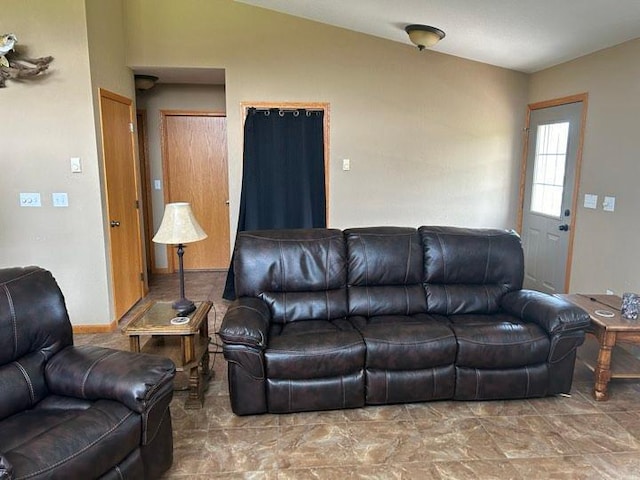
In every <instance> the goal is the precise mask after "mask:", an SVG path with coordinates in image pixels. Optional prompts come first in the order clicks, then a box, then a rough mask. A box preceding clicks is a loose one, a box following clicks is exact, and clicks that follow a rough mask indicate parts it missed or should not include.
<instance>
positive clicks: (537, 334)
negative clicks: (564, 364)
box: [450, 314, 550, 369]
mask: <svg viewBox="0 0 640 480" xmlns="http://www.w3.org/2000/svg"><path fill="white" fill-rule="evenodd" d="M450 319H451V328H452V329H453V331H454V333H455V335H456V339H457V342H458V357H457V359H456V365H457V366H460V367H471V368H484V369H497V368H501V369H506V368H515V367H524V366H527V365H536V364H538V363H544V362H546V360H547V357H548V355H549V348H550V342H549V337H548V336H547V334H546V333H545V332H544V331H543V330H542V328H540V327H539V326H538V325H536V324H534V323H524V322H522V321H520V320H518V319H517V318H515V317H512V316H510V315H506V314H493V315H455V316H451V317H450Z"/></svg>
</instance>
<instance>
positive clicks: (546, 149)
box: [531, 122, 569, 218]
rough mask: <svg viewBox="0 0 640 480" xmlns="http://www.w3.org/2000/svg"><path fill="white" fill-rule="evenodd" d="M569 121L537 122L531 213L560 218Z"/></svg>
mask: <svg viewBox="0 0 640 480" xmlns="http://www.w3.org/2000/svg"><path fill="white" fill-rule="evenodd" d="M568 143H569V122H562V123H551V124H546V125H538V131H537V142H536V153H535V164H534V170H533V184H532V189H531V212H532V213H539V214H542V215H547V216H550V217H555V218H560V217H561V216H562V195H563V193H564V174H565V165H566V160H567V147H568Z"/></svg>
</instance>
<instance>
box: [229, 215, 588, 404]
mask: <svg viewBox="0 0 640 480" xmlns="http://www.w3.org/2000/svg"><path fill="white" fill-rule="evenodd" d="M234 268H235V282H236V284H235V288H236V293H237V295H238V298H237V300H235V301H234V303H233V304H232V305H231V306H230V308H229V309H228V311H227V313H226V315H225V318H224V320H223V323H222V326H221V329H220V332H219V333H220V336H221V338H222V340H223V343H224V355H225V358H226V360H227V361H228V371H229V391H230V395H231V405H232V408H233V411H234V412H235V413H236V414H238V415H246V414H258V413H264V412H272V413H286V412H296V411H305V410H324V409H340V408H353V407H362V406H364V405H372V404H373V405H380V404H389V403H400V402H422V401H428V400H444V399H457V400H491V399H516V398H528V397H541V396H545V395H554V394H559V393H568V392H569V391H570V389H571V382H572V377H573V369H574V365H575V355H576V348H577V347H578V346H579V345H580V344H582V342H583V341H584V330H585V328H586V327H587V326H588V325H589V317H588V315H587V314H586V313H585V312H584V311H582V310H581V309H579V308H576V307H574V306H572V305H571V304H569V303H567V302H565V301H563V300H561V299H558V298H556V297H554V296H551V295H546V294H543V293H539V292H534V291H528V290H523V289H522V281H523V271H524V261H523V253H522V246H521V243H520V239H519V237H518V235H517V234H515V233H513V232H509V231H503V230H488V229H462V228H453V227H421V228H419V229H414V228H404V227H371V228H353V229H348V230H345V231H344V232H343V231H340V230H336V229H308V230H272V231H254V232H242V233H239V234H238V238H237V242H236V247H235V254H234Z"/></svg>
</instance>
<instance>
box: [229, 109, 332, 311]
mask: <svg viewBox="0 0 640 480" xmlns="http://www.w3.org/2000/svg"><path fill="white" fill-rule="evenodd" d="M323 125H324V111H322V110H306V109H293V110H291V109H278V108H270V109H256V108H250V109H249V110H248V111H247V117H246V119H245V124H244V157H243V170H242V193H241V197H240V216H239V218H238V231H239V232H241V231H244V230H269V229H276V228H316V227H325V226H326V195H325V171H324V130H323ZM233 282H234V276H233V261H232V262H231V266H230V268H229V273H228V274H227V282H226V285H225V290H224V294H223V297H224V298H226V299H233V298H235V291H234V284H233Z"/></svg>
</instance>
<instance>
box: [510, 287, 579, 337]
mask: <svg viewBox="0 0 640 480" xmlns="http://www.w3.org/2000/svg"><path fill="white" fill-rule="evenodd" d="M501 307H502V309H503V310H504V311H505V312H507V313H509V314H511V315H514V316H516V317H519V318H521V319H522V320H524V321H525V322H535V323H537V324H538V325H540V326H541V327H542V328H544V329H545V330H546V331H547V333H549V334H550V335H555V334H561V333H564V332H570V331H576V330H586V328H587V327H588V326H589V323H590V319H589V314H588V313H587V312H585V311H584V310H583V309H581V308H580V307H577V306H575V305H574V304H572V303H571V302H568V301H567V300H564V299H562V298H558V297H555V296H553V295H550V294H547V293H542V292H536V291H533V290H518V291H515V292H510V293H507V294H506V295H505V296H504V297H503V298H502V301H501Z"/></svg>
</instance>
